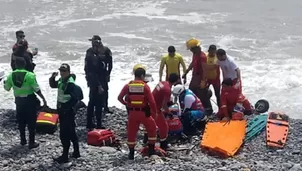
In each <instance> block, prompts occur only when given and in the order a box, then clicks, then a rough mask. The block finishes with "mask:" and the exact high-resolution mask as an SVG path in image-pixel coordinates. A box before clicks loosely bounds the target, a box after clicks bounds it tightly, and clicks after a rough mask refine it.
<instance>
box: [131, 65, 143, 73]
mask: <svg viewBox="0 0 302 171" xmlns="http://www.w3.org/2000/svg"><path fill="white" fill-rule="evenodd" d="M138 68H142V69H144V70H146V67H145V66H144V65H142V64H136V65H134V67H133V71H132V72H133V73H134V72H135V70H137V69H138Z"/></svg>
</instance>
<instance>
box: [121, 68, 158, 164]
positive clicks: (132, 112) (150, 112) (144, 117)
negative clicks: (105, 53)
mask: <svg viewBox="0 0 302 171" xmlns="http://www.w3.org/2000/svg"><path fill="white" fill-rule="evenodd" d="M145 75H146V70H145V69H144V68H143V67H137V69H135V71H134V76H135V79H134V80H133V81H130V82H129V83H128V84H126V85H125V86H124V87H123V89H122V91H121V92H120V94H119V96H118V100H119V101H120V102H121V103H122V104H124V105H126V107H127V110H128V123H127V135H128V147H129V156H128V158H129V159H130V160H134V147H135V145H136V134H137V132H138V130H139V125H140V124H143V125H144V127H145V128H146V130H147V133H148V136H149V137H148V140H149V142H148V153H149V156H151V155H153V154H154V153H155V150H154V148H155V142H156V124H155V121H154V119H153V118H156V104H155V101H154V98H153V95H152V92H151V90H150V87H149V86H148V85H147V84H146V83H145V82H144V80H145ZM125 96H126V97H127V98H125Z"/></svg>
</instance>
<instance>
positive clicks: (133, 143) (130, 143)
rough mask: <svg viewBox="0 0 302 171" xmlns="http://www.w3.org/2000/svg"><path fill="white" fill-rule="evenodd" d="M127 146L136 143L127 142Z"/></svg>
mask: <svg viewBox="0 0 302 171" xmlns="http://www.w3.org/2000/svg"><path fill="white" fill-rule="evenodd" d="M127 144H128V145H135V144H136V142H129V141H128V142H127Z"/></svg>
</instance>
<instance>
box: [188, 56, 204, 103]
mask: <svg viewBox="0 0 302 171" xmlns="http://www.w3.org/2000/svg"><path fill="white" fill-rule="evenodd" d="M206 62H207V57H206V54H205V53H204V52H202V51H201V53H200V55H193V60H192V64H193V72H192V79H191V82H190V85H189V89H190V90H192V91H193V93H194V94H196V95H197V97H198V98H199V99H200V100H202V99H201V98H202V97H201V92H200V83H201V80H202V75H203V69H202V63H206Z"/></svg>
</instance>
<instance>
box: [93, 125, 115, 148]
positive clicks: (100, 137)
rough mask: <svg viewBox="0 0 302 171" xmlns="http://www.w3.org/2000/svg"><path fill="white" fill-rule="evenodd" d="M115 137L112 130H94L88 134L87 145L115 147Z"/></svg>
mask: <svg viewBox="0 0 302 171" xmlns="http://www.w3.org/2000/svg"><path fill="white" fill-rule="evenodd" d="M115 143H116V139H115V135H114V133H113V132H112V131H111V130H110V129H94V130H93V131H90V132H88V136H87V144H88V145H93V146H113V145H114V144H115Z"/></svg>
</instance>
